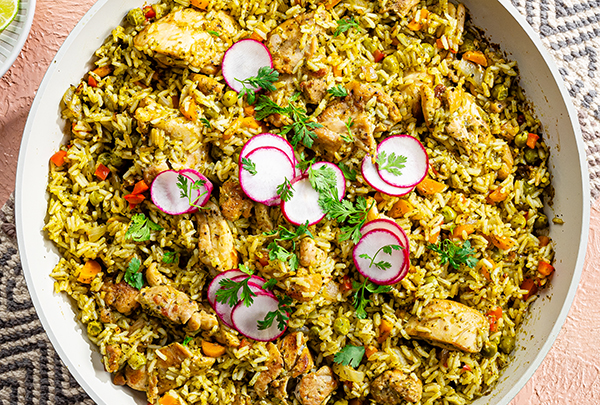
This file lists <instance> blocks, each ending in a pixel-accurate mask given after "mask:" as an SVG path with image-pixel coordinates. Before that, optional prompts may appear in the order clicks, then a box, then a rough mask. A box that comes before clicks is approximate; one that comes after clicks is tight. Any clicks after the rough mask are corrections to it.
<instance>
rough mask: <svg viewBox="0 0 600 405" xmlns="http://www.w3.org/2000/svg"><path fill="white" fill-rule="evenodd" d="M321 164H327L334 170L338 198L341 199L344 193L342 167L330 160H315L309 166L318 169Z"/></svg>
mask: <svg viewBox="0 0 600 405" xmlns="http://www.w3.org/2000/svg"><path fill="white" fill-rule="evenodd" d="M321 166H328V167H330V168H331V169H332V170H333V171H334V172H335V179H336V187H337V191H338V200H339V201H342V199H343V198H344V196H345V195H346V177H345V176H344V172H343V171H342V169H340V168H339V167H337V166H336V165H334V164H333V163H330V162H317V163H315V164H313V165H312V166H311V167H312V168H314V169H318V168H319V167H321Z"/></svg>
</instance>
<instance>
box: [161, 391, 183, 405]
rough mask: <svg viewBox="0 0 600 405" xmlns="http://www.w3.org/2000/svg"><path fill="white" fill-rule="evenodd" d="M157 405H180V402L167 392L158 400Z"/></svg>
mask: <svg viewBox="0 0 600 405" xmlns="http://www.w3.org/2000/svg"><path fill="white" fill-rule="evenodd" d="M158 405H181V401H180V400H179V398H177V397H175V396H173V395H172V394H171V393H170V392H167V393H166V394H165V395H163V396H162V397H161V398H160V399H159V400H158Z"/></svg>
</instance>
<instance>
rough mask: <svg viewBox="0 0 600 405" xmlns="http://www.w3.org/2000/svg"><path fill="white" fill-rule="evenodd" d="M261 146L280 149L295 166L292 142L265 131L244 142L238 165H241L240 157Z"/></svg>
mask: <svg viewBox="0 0 600 405" xmlns="http://www.w3.org/2000/svg"><path fill="white" fill-rule="evenodd" d="M263 146H272V147H274V148H277V149H280V150H281V151H282V152H284V153H285V154H286V155H287V157H288V158H289V159H290V161H291V162H292V163H293V164H294V166H296V163H297V162H296V156H295V155H294V147H293V146H292V144H290V143H289V142H288V141H287V140H285V139H284V138H282V137H280V136H279V135H275V134H271V133H269V132H265V133H262V134H258V135H254V136H253V137H252V138H250V139H249V140H248V142H246V144H245V145H244V147H243V148H242V151H241V152H240V163H239V164H240V167H242V158H245V157H247V156H248V154H249V153H250V152H252V151H253V150H255V149H257V148H260V147H263Z"/></svg>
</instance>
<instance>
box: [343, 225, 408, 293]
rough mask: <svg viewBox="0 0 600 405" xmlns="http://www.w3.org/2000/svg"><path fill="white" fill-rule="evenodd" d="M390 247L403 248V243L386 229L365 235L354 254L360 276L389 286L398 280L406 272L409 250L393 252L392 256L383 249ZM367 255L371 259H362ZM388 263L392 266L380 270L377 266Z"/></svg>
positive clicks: (375, 230)
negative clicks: (380, 263) (379, 263)
mask: <svg viewBox="0 0 600 405" xmlns="http://www.w3.org/2000/svg"><path fill="white" fill-rule="evenodd" d="M388 245H398V246H402V242H401V241H400V239H398V237H397V236H396V235H394V233H392V232H390V231H388V230H385V229H374V230H372V231H370V232H367V233H366V234H364V235H363V237H362V238H360V240H359V241H358V243H357V244H356V246H355V247H354V251H353V252H352V256H353V259H354V265H355V266H356V269H357V270H358V272H359V273H360V274H362V275H363V276H365V277H367V278H368V279H369V280H371V281H373V282H374V283H375V284H387V283H389V282H392V281H394V280H396V279H397V278H398V277H399V276H400V275H401V274H402V272H403V271H404V269H405V267H406V262H407V258H408V252H407V249H399V250H392V254H391V255H390V254H387V253H385V252H384V251H383V250H382V248H383V247H384V246H388ZM362 255H367V256H369V257H371V258H374V260H373V262H374V264H373V265H371V259H368V258H365V257H361V256H362ZM382 261H383V262H387V263H389V264H390V265H391V266H390V267H389V268H387V269H380V268H378V267H377V266H375V263H378V262H382Z"/></svg>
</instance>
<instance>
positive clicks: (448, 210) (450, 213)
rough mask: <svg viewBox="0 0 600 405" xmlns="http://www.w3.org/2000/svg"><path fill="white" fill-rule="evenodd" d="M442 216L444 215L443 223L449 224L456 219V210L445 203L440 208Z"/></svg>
mask: <svg viewBox="0 0 600 405" xmlns="http://www.w3.org/2000/svg"><path fill="white" fill-rule="evenodd" d="M442 216H443V217H444V223H445V224H449V223H450V222H454V220H455V219H456V211H454V210H453V209H452V207H449V206H447V205H446V206H445V207H444V208H442Z"/></svg>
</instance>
